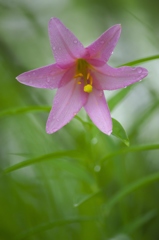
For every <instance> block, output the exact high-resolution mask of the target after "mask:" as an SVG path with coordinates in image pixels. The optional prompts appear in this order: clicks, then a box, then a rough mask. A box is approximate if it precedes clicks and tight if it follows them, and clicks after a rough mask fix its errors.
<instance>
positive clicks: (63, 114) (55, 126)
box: [46, 79, 88, 134]
mask: <svg viewBox="0 0 159 240" xmlns="http://www.w3.org/2000/svg"><path fill="white" fill-rule="evenodd" d="M87 98H88V94H87V93H85V92H84V91H83V84H77V81H76V80H75V79H73V80H72V81H70V82H69V83H68V84H66V85H65V86H64V87H61V88H59V89H58V90H57V93H56V95H55V98H54V102H53V108H52V110H51V112H50V114H49V117H48V120H47V124H46V131H47V133H49V134H51V133H54V132H56V131H58V130H59V129H60V128H62V127H63V126H64V125H66V124H67V123H68V122H69V121H70V120H71V119H72V118H73V117H74V116H75V115H76V114H77V113H78V112H79V110H80V109H81V107H82V106H83V105H84V104H85V103H86V101H87Z"/></svg>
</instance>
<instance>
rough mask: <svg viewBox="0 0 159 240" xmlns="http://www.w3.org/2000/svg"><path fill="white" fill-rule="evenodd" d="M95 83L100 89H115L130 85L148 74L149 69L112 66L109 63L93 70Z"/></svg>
mask: <svg viewBox="0 0 159 240" xmlns="http://www.w3.org/2000/svg"><path fill="white" fill-rule="evenodd" d="M91 74H92V77H93V79H94V81H93V84H94V86H95V88H97V89H99V90H115V89H120V88H124V87H127V86H129V85H130V84H133V83H135V82H138V81H140V80H141V79H143V78H144V77H146V76H147V74H148V71H147V70H146V69H145V68H142V67H135V68H132V67H127V66H125V67H120V68H112V67H110V66H108V65H106V64H105V65H104V66H102V67H98V68H96V69H95V68H94V70H91Z"/></svg>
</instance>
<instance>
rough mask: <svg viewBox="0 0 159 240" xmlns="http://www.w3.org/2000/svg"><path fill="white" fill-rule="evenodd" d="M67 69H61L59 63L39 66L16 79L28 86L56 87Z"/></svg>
mask: <svg viewBox="0 0 159 240" xmlns="http://www.w3.org/2000/svg"><path fill="white" fill-rule="evenodd" d="M65 72H66V70H64V69H61V68H60V67H58V66H57V64H51V65H48V66H45V67H41V68H37V69H34V70H31V71H28V72H24V73H22V74H20V75H19V76H18V77H16V79H17V80H18V81H19V82H21V83H23V84H25V85H28V86H32V87H37V88H47V89H54V88H58V86H59V83H60V81H61V79H62V77H63V75H64V74H65Z"/></svg>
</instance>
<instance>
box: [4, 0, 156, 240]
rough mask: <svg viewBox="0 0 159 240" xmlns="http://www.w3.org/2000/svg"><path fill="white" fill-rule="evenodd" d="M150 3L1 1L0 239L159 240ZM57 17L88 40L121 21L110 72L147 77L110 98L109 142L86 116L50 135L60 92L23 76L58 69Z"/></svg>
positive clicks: (152, 12)
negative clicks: (138, 70)
mask: <svg viewBox="0 0 159 240" xmlns="http://www.w3.org/2000/svg"><path fill="white" fill-rule="evenodd" d="M151 5H152V6H151V7H150V8H149V3H148V1H145V2H144V6H145V10H144V9H143V5H142V4H141V3H140V2H139V1H137V0H136V1H127V2H126V1H124V0H121V1H119V3H116V2H115V1H113V2H112V1H104V0H101V1H99V2H97V1H78V0H77V1H68V2H67V1H65V4H64V2H63V1H61V2H60V1H59V3H57V1H52V2H49V1H39V2H38V5H37V4H36V3H34V1H32V2H31V1H29V2H28V1H21V0H14V1H10V2H9V1H3V0H1V1H0V13H1V14H0V20H1V29H0V52H1V54H0V76H1V80H0V91H1V94H0V136H1V137H0V192H1V194H0V219H1V224H0V240H12V239H13V240H22V239H27V240H37V239H38V240H43V239H46V240H52V239H59V240H60V239H61V240H63V239H65V240H74V239H76V240H111V239H113V240H124V239H129V240H133V239H134V240H150V239H158V236H159V229H158V222H159V215H158V213H159V204H158V199H159V191H158V182H159V162H158V155H159V128H158V106H159V95H158V78H159V73H158V61H159V55H158V36H157V28H155V26H156V27H157V23H158V21H156V18H155V17H156V16H158V15H157V14H158V11H157V9H158V8H157V7H154V6H155V4H154V5H153V4H151ZM146 9H147V11H148V14H147V12H146ZM98 10H99V11H98ZM144 11H145V12H144ZM140 13H141V14H140ZM52 16H57V17H59V18H61V19H62V20H63V21H64V22H65V23H66V25H67V26H69V27H70V29H72V30H73V32H74V33H75V34H76V35H77V36H78V37H79V39H81V40H82V41H83V42H87V43H89V42H91V41H92V39H94V38H96V37H98V35H99V34H101V33H102V31H103V30H105V29H106V28H107V27H110V25H112V24H115V23H121V24H122V28H123V32H122V36H121V40H120V42H119V45H118V46H117V49H116V52H115V54H114V55H113V56H112V58H111V59H110V61H112V63H111V65H112V66H115V65H116V66H123V65H129V66H134V65H143V66H145V67H147V68H148V70H149V76H148V77H147V78H146V79H144V80H143V81H142V82H141V83H136V84H134V85H133V86H131V87H128V88H126V89H122V90H120V91H114V93H113V94H110V95H109V97H108V105H109V108H110V110H111V115H112V117H113V132H112V134H111V135H110V136H106V135H104V134H103V133H101V132H100V131H99V130H98V129H97V128H96V127H95V126H94V125H93V123H92V122H91V121H90V119H88V118H87V117H86V115H84V113H83V112H82V111H81V112H80V113H79V114H78V115H77V116H75V118H74V119H73V120H72V121H71V122H70V123H69V124H67V125H66V126H65V127H63V128H62V129H61V130H59V131H58V132H56V133H54V134H52V135H48V134H46V132H45V125H46V120H47V117H48V114H49V111H50V109H51V103H52V98H53V96H54V91H48V90H40V89H33V88H31V87H27V86H24V85H21V84H19V83H18V82H17V81H16V79H15V77H16V76H17V75H18V74H20V73H21V72H24V71H27V70H28V69H33V68H35V67H39V66H42V65H47V64H49V63H51V61H52V60H50V59H51V57H52V54H51V50H50V45H49V41H48V36H47V24H48V20H49V18H50V17H52ZM141 16H142V17H141ZM76 23H78V24H76ZM83 26H84V27H83ZM149 26H150V27H149ZM134 59H137V60H134ZM105 94H106V96H107V94H108V92H105ZM116 119H117V120H116ZM121 123H122V125H121ZM129 144H130V146H129Z"/></svg>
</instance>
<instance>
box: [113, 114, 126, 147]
mask: <svg viewBox="0 0 159 240" xmlns="http://www.w3.org/2000/svg"><path fill="white" fill-rule="evenodd" d="M112 122H113V132H112V135H114V136H115V137H117V138H119V139H120V140H121V141H122V142H123V143H125V145H126V146H129V139H128V136H127V134H126V132H125V130H124V128H123V127H122V125H121V124H120V123H119V122H118V121H117V120H116V119H114V118H112Z"/></svg>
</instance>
